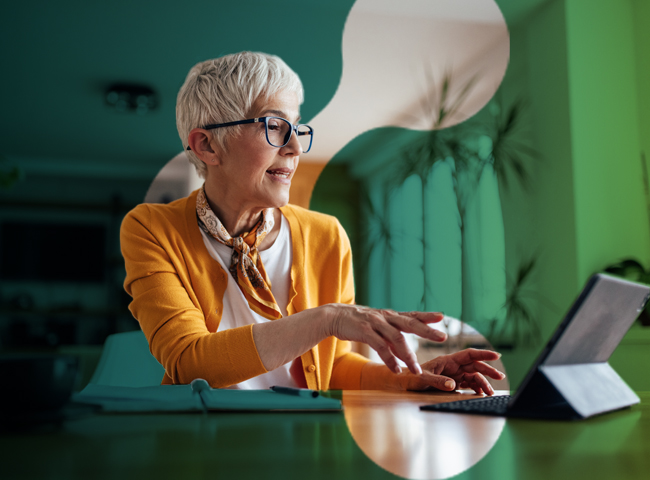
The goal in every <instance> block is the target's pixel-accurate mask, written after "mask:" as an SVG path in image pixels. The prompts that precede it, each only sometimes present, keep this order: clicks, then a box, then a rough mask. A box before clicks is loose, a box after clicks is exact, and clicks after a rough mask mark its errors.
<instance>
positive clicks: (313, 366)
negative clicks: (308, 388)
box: [307, 365, 316, 373]
mask: <svg viewBox="0 0 650 480" xmlns="http://www.w3.org/2000/svg"><path fill="white" fill-rule="evenodd" d="M307 371H308V372H309V373H314V372H315V371H316V365H309V366H308V367H307Z"/></svg>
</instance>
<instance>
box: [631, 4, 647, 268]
mask: <svg viewBox="0 0 650 480" xmlns="http://www.w3.org/2000/svg"><path fill="white" fill-rule="evenodd" d="M632 20H633V22H634V47H635V57H636V88H637V112H638V115H639V147H640V148H641V151H643V152H645V158H646V164H647V165H648V170H649V171H648V182H649V183H650V28H648V27H649V26H650V2H649V1H648V0H632ZM648 215H650V213H648ZM648 222H650V218H648ZM648 228H650V225H649V226H648ZM649 263H650V262H649ZM646 266H648V265H646Z"/></svg>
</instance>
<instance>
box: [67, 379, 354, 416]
mask: <svg viewBox="0 0 650 480" xmlns="http://www.w3.org/2000/svg"><path fill="white" fill-rule="evenodd" d="M72 400H73V401H75V402H77V403H90V404H95V405H101V407H102V410H103V411H105V412H192V411H199V412H200V411H282V410H288V411H296V410H319V411H339V410H341V401H340V400H337V399H335V398H328V397H324V396H321V395H318V396H316V397H312V396H301V395H290V394H285V393H278V392H274V391H272V390H228V389H216V388H210V387H209V386H208V384H207V382H205V380H202V381H201V380H195V381H194V382H192V385H158V386H155V387H113V386H107V385H97V384H90V385H88V386H87V387H86V388H84V389H83V390H82V391H81V392H80V393H78V394H75V395H74V396H73V398H72Z"/></svg>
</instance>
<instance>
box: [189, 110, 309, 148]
mask: <svg viewBox="0 0 650 480" xmlns="http://www.w3.org/2000/svg"><path fill="white" fill-rule="evenodd" d="M272 118H277V119H278V120H282V121H283V122H287V123H288V124H289V127H290V128H289V132H288V134H287V136H286V138H285V141H284V143H283V144H282V145H273V144H272V143H271V140H270V139H269V120H270V119H272ZM260 122H264V133H265V134H266V141H267V143H268V144H269V145H271V146H272V147H275V148H282V147H284V146H285V145H286V144H287V143H289V141H290V140H291V134H292V133H293V132H296V137H299V136H303V135H309V147H307V150H303V151H302V153H307V152H308V151H309V150H311V145H312V143H313V142H314V129H313V128H311V127H310V126H309V125H306V124H304V123H298V124H296V125H294V124H293V123H291V122H290V121H289V120H287V119H286V118H282V117H258V118H249V119H247V120H238V121H236V122H226V123H214V124H210V125H206V126H205V127H201V128H203V129H204V130H212V129H215V128H221V127H233V126H235V125H244V124H246V123H260ZM298 127H307V128H308V129H309V132H299V131H298ZM187 150H192V149H191V148H190V146H189V145H188V146H187Z"/></svg>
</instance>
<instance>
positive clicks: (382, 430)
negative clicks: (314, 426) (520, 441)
mask: <svg viewBox="0 0 650 480" xmlns="http://www.w3.org/2000/svg"><path fill="white" fill-rule="evenodd" d="M505 393H507V392H501V391H499V392H497V394H505ZM461 395H462V396H467V397H475V396H476V395H471V394H469V393H456V394H448V393H442V392H440V393H404V392H394V393H393V392H379V391H354V392H344V393H343V405H344V406H345V419H346V421H347V424H348V428H349V429H350V433H351V434H352V437H353V438H354V440H355V441H356V442H357V445H358V446H359V448H361V450H362V451H363V452H364V453H365V454H366V455H367V456H368V457H369V458H370V459H371V460H373V461H374V462H375V463H376V464H377V465H379V466H380V467H382V468H384V469H386V470H387V471H389V472H391V473H394V474H395V475H399V476H401V477H405V478H412V479H427V480H429V479H442V478H448V477H452V476H454V475H457V474H459V473H461V472H463V471H465V470H467V469H468V468H470V467H471V466H472V465H474V464H475V463H476V462H478V461H479V460H481V459H482V458H483V457H484V456H485V455H486V454H487V453H488V452H489V451H490V449H491V448H492V447H493V446H494V444H495V443H496V441H497V440H498V438H499V435H500V434H501V431H502V430H503V427H504V424H505V419H503V418H498V417H485V416H476V415H456V414H449V413H438V412H422V411H420V410H419V406H420V405H426V404H431V403H440V402H449V401H454V400H459V399H460V397H461Z"/></svg>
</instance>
